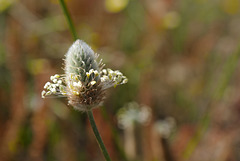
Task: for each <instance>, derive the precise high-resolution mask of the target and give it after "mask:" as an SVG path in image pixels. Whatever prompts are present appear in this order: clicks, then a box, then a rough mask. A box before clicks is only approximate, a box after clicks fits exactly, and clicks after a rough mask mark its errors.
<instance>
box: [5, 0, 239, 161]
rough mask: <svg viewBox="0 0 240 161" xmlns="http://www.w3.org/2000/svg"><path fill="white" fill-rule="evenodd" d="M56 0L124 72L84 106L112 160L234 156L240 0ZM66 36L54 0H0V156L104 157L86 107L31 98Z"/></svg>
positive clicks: (45, 159)
mask: <svg viewBox="0 0 240 161" xmlns="http://www.w3.org/2000/svg"><path fill="white" fill-rule="evenodd" d="M66 3H67V7H68V9H69V11H70V13H71V16H72V18H73V21H74V25H75V28H76V30H77V33H78V36H79V38H80V39H82V40H84V41H86V42H87V43H88V44H89V45H90V46H92V48H93V49H94V51H96V52H97V53H98V54H100V57H101V58H103V60H104V63H105V64H106V67H109V68H112V69H114V70H117V69H119V70H120V71H122V72H123V73H124V75H126V76H127V77H128V79H129V82H128V83H127V84H126V85H123V86H119V87H117V88H112V89H111V90H109V91H108V94H107V99H106V101H105V103H104V105H103V106H102V107H100V108H98V109H95V110H94V111H93V112H94V116H95V119H96V123H97V126H98V128H99V131H100V133H101V135H102V138H103V140H104V143H105V144H106V147H107V149H108V151H109V153H110V156H111V158H112V160H113V161H240V137H239V136H240V126H239V125H240V92H239V90H240V63H239V58H240V46H239V45H240V43H239V41H240V1H239V0H211V1H208V0H66ZM72 43H73V39H72V37H71V32H70V31H69V28H68V24H67V21H66V18H65V16H64V13H63V11H62V10H61V6H60V4H59V2H58V1H57V0H49V1H47V0H41V1H33V0H0V77H1V79H0V161H89V160H91V161H103V160H104V158H103V156H102V154H101V151H100V149H99V148H98V145H97V142H96V140H95V138H94V135H93V133H92V129H91V127H90V124H89V122H88V119H87V116H86V114H85V113H82V112H78V111H75V110H73V109H72V107H69V106H67V100H66V98H53V99H52V98H49V99H42V98H41V91H42V90H43V86H44V84H45V83H46V82H47V81H49V77H50V76H51V75H54V74H55V73H63V69H62V68H63V58H64V55H65V53H66V52H67V50H68V48H69V47H70V45H71V44H72ZM124 120H125V121H124Z"/></svg>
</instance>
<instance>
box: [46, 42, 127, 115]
mask: <svg viewBox="0 0 240 161" xmlns="http://www.w3.org/2000/svg"><path fill="white" fill-rule="evenodd" d="M98 56H99V55H98V54H96V53H94V51H93V50H92V49H91V48H90V47H89V46H88V44H86V43H85V42H84V41H82V40H76V41H75V42H74V43H73V45H72V46H71V47H70V48H69V49H68V52H67V53H66V59H65V74H61V75H60V74H55V75H53V76H51V77H50V80H51V81H50V82H47V83H46V84H45V86H44V90H43V91H42V98H45V97H48V96H59V97H67V98H68V103H69V105H72V106H73V108H74V109H76V110H79V111H88V110H91V109H92V108H95V107H98V106H99V105H100V104H101V103H102V102H103V100H104V98H105V91H106V89H108V88H110V87H116V86H117V85H120V84H126V83H127V81H128V79H127V77H126V76H124V75H123V74H122V73H121V72H120V71H118V70H116V71H113V70H112V69H103V67H104V64H103V63H102V59H101V60H100V61H98Z"/></svg>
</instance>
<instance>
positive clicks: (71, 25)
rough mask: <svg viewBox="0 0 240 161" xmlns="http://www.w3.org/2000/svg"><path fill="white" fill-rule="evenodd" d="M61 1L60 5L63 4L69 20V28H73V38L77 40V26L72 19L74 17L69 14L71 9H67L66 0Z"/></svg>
mask: <svg viewBox="0 0 240 161" xmlns="http://www.w3.org/2000/svg"><path fill="white" fill-rule="evenodd" d="M59 2H60V5H61V7H62V10H63V12H64V15H65V16H66V19H67V21H68V25H69V29H70V30H71V33H72V36H73V39H74V40H77V33H76V30H75V28H74V25H73V21H72V18H71V16H70V14H69V11H68V9H67V6H66V4H65V2H64V0H59Z"/></svg>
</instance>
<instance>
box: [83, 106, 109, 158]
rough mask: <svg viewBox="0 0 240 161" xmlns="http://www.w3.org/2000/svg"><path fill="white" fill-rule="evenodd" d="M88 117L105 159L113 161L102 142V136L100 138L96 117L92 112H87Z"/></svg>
mask: <svg viewBox="0 0 240 161" xmlns="http://www.w3.org/2000/svg"><path fill="white" fill-rule="evenodd" d="M87 115H88V118H89V121H90V124H91V126H92V129H93V132H94V134H95V137H96V139H97V142H98V145H99V147H100V149H101V150H102V153H103V155H104V157H105V160H106V161H111V159H110V157H109V154H108V152H107V149H106V147H105V145H104V143H103V141H102V138H101V136H100V134H99V132H98V129H97V126H96V123H95V121H94V117H93V113H92V110H89V111H87Z"/></svg>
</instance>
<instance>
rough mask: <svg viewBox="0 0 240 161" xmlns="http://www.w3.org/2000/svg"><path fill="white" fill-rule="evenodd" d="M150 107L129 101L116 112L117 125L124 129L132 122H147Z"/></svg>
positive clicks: (150, 114)
mask: <svg viewBox="0 0 240 161" xmlns="http://www.w3.org/2000/svg"><path fill="white" fill-rule="evenodd" d="M151 116H152V113H151V108H150V107H148V106H145V105H142V106H140V105H139V104H138V103H136V102H130V103H128V104H126V105H125V106H124V107H122V108H121V109H120V110H119V111H118V113H117V119H118V125H119V127H120V128H122V129H125V128H127V127H129V126H133V125H134V123H139V124H142V125H144V124H147V123H148V122H149V121H150V119H151Z"/></svg>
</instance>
